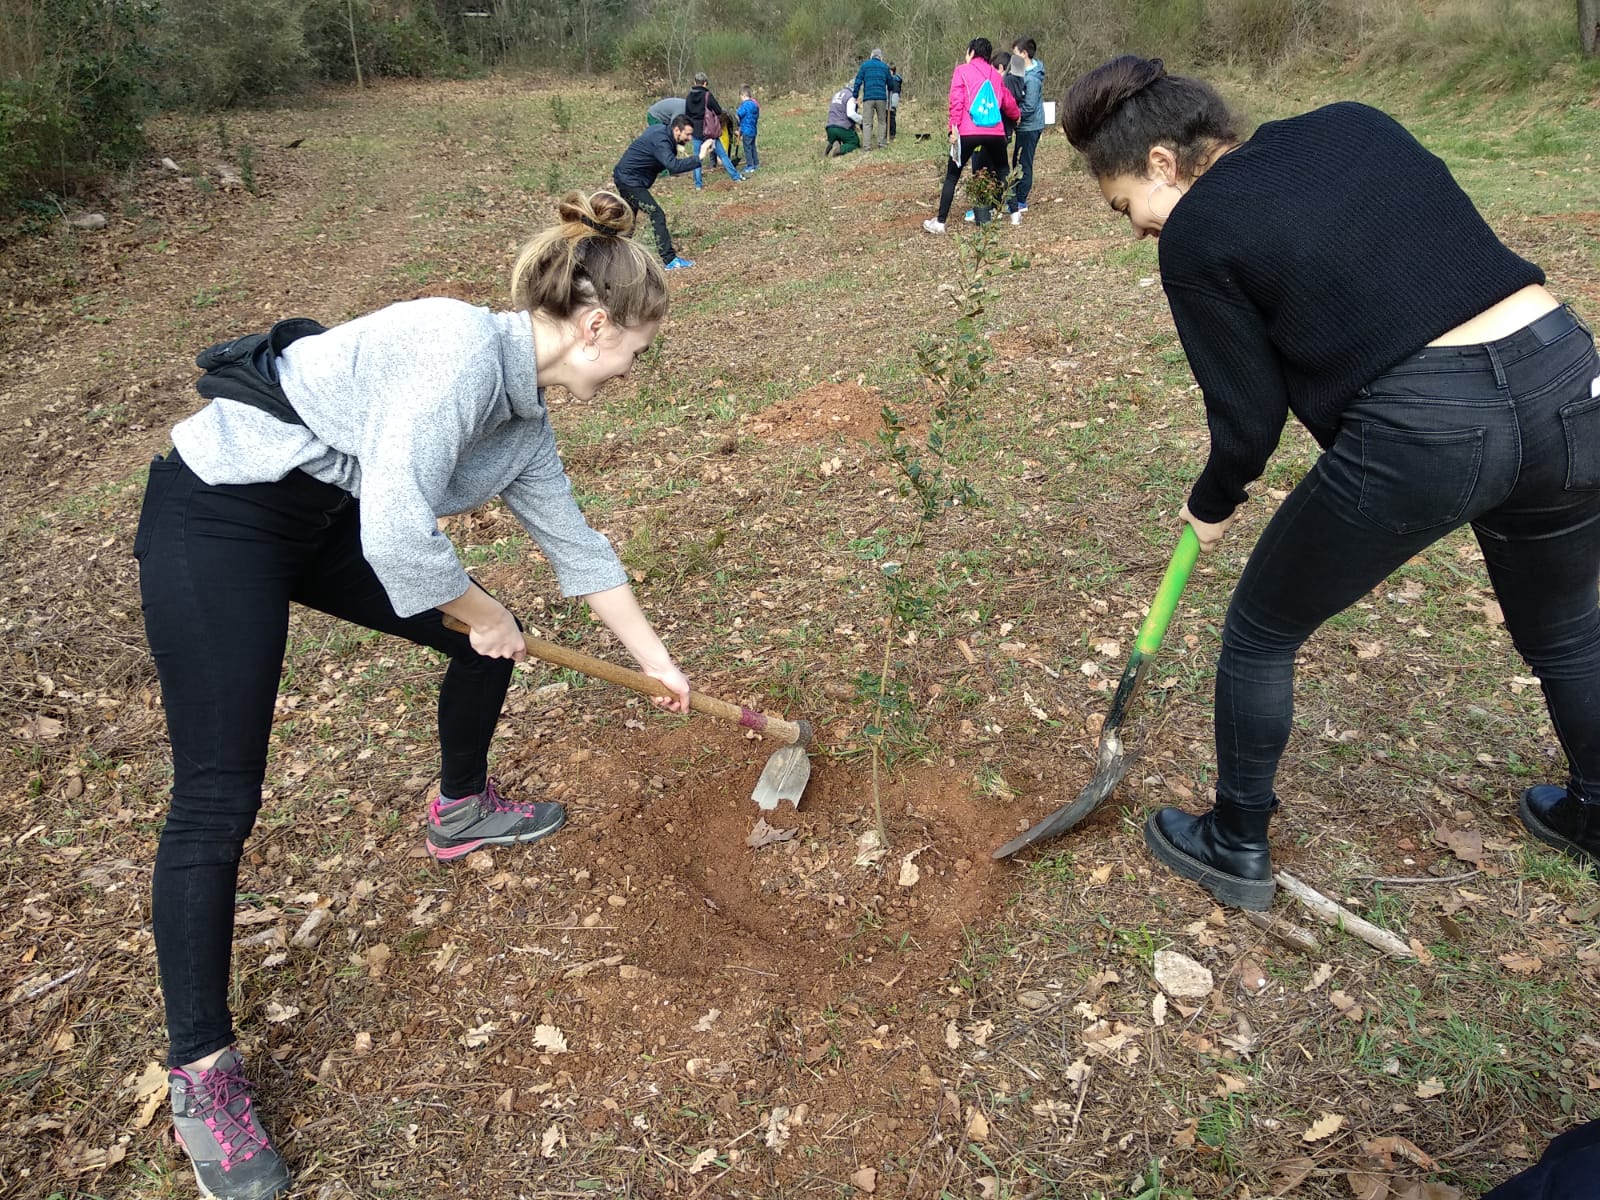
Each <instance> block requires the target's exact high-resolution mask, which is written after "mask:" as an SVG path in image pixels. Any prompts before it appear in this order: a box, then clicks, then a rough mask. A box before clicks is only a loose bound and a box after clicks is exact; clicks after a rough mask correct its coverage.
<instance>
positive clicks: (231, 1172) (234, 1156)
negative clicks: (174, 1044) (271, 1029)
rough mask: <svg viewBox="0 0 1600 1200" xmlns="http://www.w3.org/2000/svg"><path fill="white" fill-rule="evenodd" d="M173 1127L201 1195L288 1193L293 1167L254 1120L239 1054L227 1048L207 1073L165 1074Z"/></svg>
mask: <svg viewBox="0 0 1600 1200" xmlns="http://www.w3.org/2000/svg"><path fill="white" fill-rule="evenodd" d="M167 1085H168V1090H169V1092H170V1094H171V1098H172V1125H173V1129H174V1131H175V1132H176V1134H177V1138H178V1145H180V1146H182V1147H183V1151H184V1153H185V1154H187V1155H188V1156H189V1161H190V1162H191V1163H192V1164H193V1165H194V1177H195V1182H197V1183H198V1184H199V1185H200V1194H201V1195H203V1196H209V1197H211V1198H212V1200H273V1197H276V1196H281V1195H283V1194H284V1193H285V1192H287V1191H288V1190H289V1168H288V1166H287V1164H285V1163H284V1161H283V1159H282V1158H280V1157H279V1156H278V1152H277V1151H276V1150H274V1149H273V1148H272V1143H271V1142H270V1141H269V1140H268V1139H267V1131H266V1130H265V1129H263V1128H262V1127H261V1122H260V1121H259V1120H258V1119H257V1118H256V1109H255V1103H254V1099H253V1097H252V1096H251V1088H250V1081H249V1080H248V1079H246V1078H245V1077H244V1063H243V1061H242V1060H241V1059H240V1058H239V1052H238V1051H237V1050H234V1049H232V1048H231V1047H230V1048H229V1049H227V1050H224V1051H223V1052H222V1054H221V1055H220V1056H219V1057H218V1058H217V1061H216V1062H215V1063H213V1064H212V1065H211V1066H210V1067H209V1068H208V1069H206V1070H203V1071H197V1072H195V1073H194V1074H192V1075H191V1074H190V1073H189V1072H188V1071H185V1070H183V1069H182V1068H178V1069H176V1070H172V1071H169V1072H168V1073H167Z"/></svg>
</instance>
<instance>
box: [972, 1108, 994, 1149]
mask: <svg viewBox="0 0 1600 1200" xmlns="http://www.w3.org/2000/svg"><path fill="white" fill-rule="evenodd" d="M967 1140H968V1141H969V1142H986V1141H988V1140H989V1122H988V1120H987V1118H985V1117H984V1115H983V1114H982V1113H981V1112H979V1111H978V1110H977V1109H973V1110H972V1115H971V1116H970V1117H968V1118H967Z"/></svg>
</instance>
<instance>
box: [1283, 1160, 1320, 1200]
mask: <svg viewBox="0 0 1600 1200" xmlns="http://www.w3.org/2000/svg"><path fill="white" fill-rule="evenodd" d="M1316 1165H1317V1160H1316V1159H1314V1158H1291V1159H1286V1160H1285V1161H1283V1162H1281V1163H1279V1164H1278V1166H1277V1168H1276V1169H1275V1171H1274V1172H1273V1176H1272V1194H1273V1195H1274V1196H1287V1195H1288V1194H1289V1193H1290V1192H1292V1191H1294V1189H1295V1188H1297V1187H1299V1186H1300V1185H1301V1183H1303V1182H1304V1181H1305V1178H1306V1176H1307V1175H1309V1174H1311V1172H1312V1170H1313V1169H1314V1168H1315V1167H1316Z"/></svg>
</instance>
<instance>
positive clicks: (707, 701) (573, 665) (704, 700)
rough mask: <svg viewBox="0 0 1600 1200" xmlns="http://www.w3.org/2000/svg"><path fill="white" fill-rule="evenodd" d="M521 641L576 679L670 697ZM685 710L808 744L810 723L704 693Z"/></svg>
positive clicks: (550, 647) (642, 682) (611, 669)
mask: <svg viewBox="0 0 1600 1200" xmlns="http://www.w3.org/2000/svg"><path fill="white" fill-rule="evenodd" d="M444 625H445V628H446V629H453V630H455V631H456V632H457V633H470V632H472V630H471V628H470V627H469V626H468V625H467V624H466V623H465V622H463V621H458V620H456V619H455V618H454V617H452V616H449V615H448V614H445V616H444ZM522 640H523V641H524V642H526V643H527V646H528V653H529V654H531V655H533V656H534V657H535V658H538V659H542V660H544V661H545V662H547V663H550V664H552V665H553V666H557V667H566V668H567V669H568V670H570V671H576V672H578V673H579V674H580V675H587V676H589V677H590V678H592V679H604V680H605V681H606V682H607V683H614V684H617V685H618V686H619V687H625V688H628V689H630V690H632V691H635V692H640V693H642V694H643V695H646V696H667V697H670V696H671V695H672V689H671V688H669V687H668V686H667V685H666V684H664V683H662V682H661V681H660V680H659V679H653V678H651V677H650V676H649V675H646V674H645V673H644V672H642V671H635V670H632V669H631V668H629V667H620V666H618V665H617V664H616V663H611V662H607V661H606V660H605V659H603V658H596V657H595V656H594V655H592V654H585V653H584V652H583V651H582V650H572V649H569V648H568V647H566V646H560V645H557V644H556V643H555V642H547V641H545V640H544V639H543V638H536V637H534V636H533V634H531V633H525V634H523V635H522ZM689 707H690V708H692V709H693V710H694V711H695V712H698V713H704V714H705V715H706V716H708V717H716V718H718V719H719V720H722V721H732V722H733V723H734V724H735V725H743V726H744V727H745V728H746V729H754V730H755V731H756V732H757V733H759V734H762V735H764V736H766V737H769V738H771V739H772V740H773V741H775V742H783V743H785V744H786V745H793V746H804V745H805V744H806V743H807V742H809V741H810V740H811V723H810V722H809V721H785V720H784V719H783V718H782V717H773V716H768V715H767V714H766V713H764V712H757V711H756V710H755V709H753V708H745V707H744V706H743V705H739V704H729V703H728V702H727V701H726V700H718V699H717V698H716V697H715V696H708V695H706V694H705V693H704V692H690V693H689Z"/></svg>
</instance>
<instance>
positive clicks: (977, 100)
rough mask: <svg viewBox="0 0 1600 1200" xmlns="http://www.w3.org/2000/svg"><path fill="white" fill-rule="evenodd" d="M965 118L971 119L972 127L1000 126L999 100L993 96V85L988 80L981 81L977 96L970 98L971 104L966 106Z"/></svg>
mask: <svg viewBox="0 0 1600 1200" xmlns="http://www.w3.org/2000/svg"><path fill="white" fill-rule="evenodd" d="M967 116H969V117H971V118H972V123H973V124H974V125H998V124H1000V100H999V98H998V97H997V96H996V95H995V94H994V84H993V83H991V82H990V81H989V80H987V79H985V80H984V81H983V86H982V87H981V88H979V89H978V94H977V95H975V96H974V97H973V98H972V103H971V104H969V105H967Z"/></svg>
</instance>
